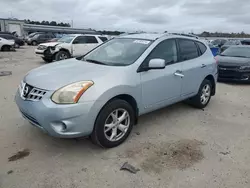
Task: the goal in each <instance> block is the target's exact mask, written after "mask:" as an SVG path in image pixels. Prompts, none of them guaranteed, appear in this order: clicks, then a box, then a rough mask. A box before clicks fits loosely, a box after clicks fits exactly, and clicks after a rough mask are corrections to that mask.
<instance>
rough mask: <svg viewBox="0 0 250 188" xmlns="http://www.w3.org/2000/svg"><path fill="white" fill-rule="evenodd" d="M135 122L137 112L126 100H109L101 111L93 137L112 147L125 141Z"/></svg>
mask: <svg viewBox="0 0 250 188" xmlns="http://www.w3.org/2000/svg"><path fill="white" fill-rule="evenodd" d="M134 123H135V112H134V110H133V108H132V107H131V105H130V104H129V103H127V102H126V101H124V100H120V99H115V100H113V101H111V102H109V103H108V104H107V105H106V106H105V107H104V108H103V109H102V110H101V112H100V113H99V115H98V117H97V119H96V123H95V127H94V130H93V133H92V135H91V139H92V141H93V142H94V143H95V144H98V145H100V146H102V147H104V148H112V147H116V146H118V145H120V144H121V143H123V142H124V141H125V140H126V139H127V137H128V136H129V134H130V132H131V130H132V128H133V125H134Z"/></svg>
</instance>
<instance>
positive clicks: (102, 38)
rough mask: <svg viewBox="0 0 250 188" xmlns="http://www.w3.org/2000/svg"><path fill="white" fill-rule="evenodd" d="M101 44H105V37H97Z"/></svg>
mask: <svg viewBox="0 0 250 188" xmlns="http://www.w3.org/2000/svg"><path fill="white" fill-rule="evenodd" d="M98 38H99V39H100V40H101V41H102V42H105V41H106V40H108V39H107V37H98Z"/></svg>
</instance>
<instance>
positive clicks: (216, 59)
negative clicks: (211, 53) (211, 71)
mask: <svg viewBox="0 0 250 188" xmlns="http://www.w3.org/2000/svg"><path fill="white" fill-rule="evenodd" d="M214 59H215V62H216V64H218V58H217V56H216V57H214Z"/></svg>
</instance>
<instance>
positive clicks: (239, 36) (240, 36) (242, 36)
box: [198, 31, 250, 38]
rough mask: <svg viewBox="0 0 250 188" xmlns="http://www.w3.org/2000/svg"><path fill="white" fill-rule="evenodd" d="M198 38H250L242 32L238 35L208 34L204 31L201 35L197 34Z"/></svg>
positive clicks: (249, 35)
mask: <svg viewBox="0 0 250 188" xmlns="http://www.w3.org/2000/svg"><path fill="white" fill-rule="evenodd" d="M198 36H200V37H225V38H250V34H247V33H245V32H244V31H242V32H240V33H222V32H212V33H211V32H208V31H204V32H202V33H201V34H198Z"/></svg>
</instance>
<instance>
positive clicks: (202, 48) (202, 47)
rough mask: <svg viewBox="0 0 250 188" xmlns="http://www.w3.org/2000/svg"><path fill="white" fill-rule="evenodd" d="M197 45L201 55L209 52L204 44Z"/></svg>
mask: <svg viewBox="0 0 250 188" xmlns="http://www.w3.org/2000/svg"><path fill="white" fill-rule="evenodd" d="M196 44H197V45H198V46H199V48H200V51H201V54H204V53H205V52H206V50H207V47H206V46H205V45H204V44H202V43H201V42H196Z"/></svg>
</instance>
